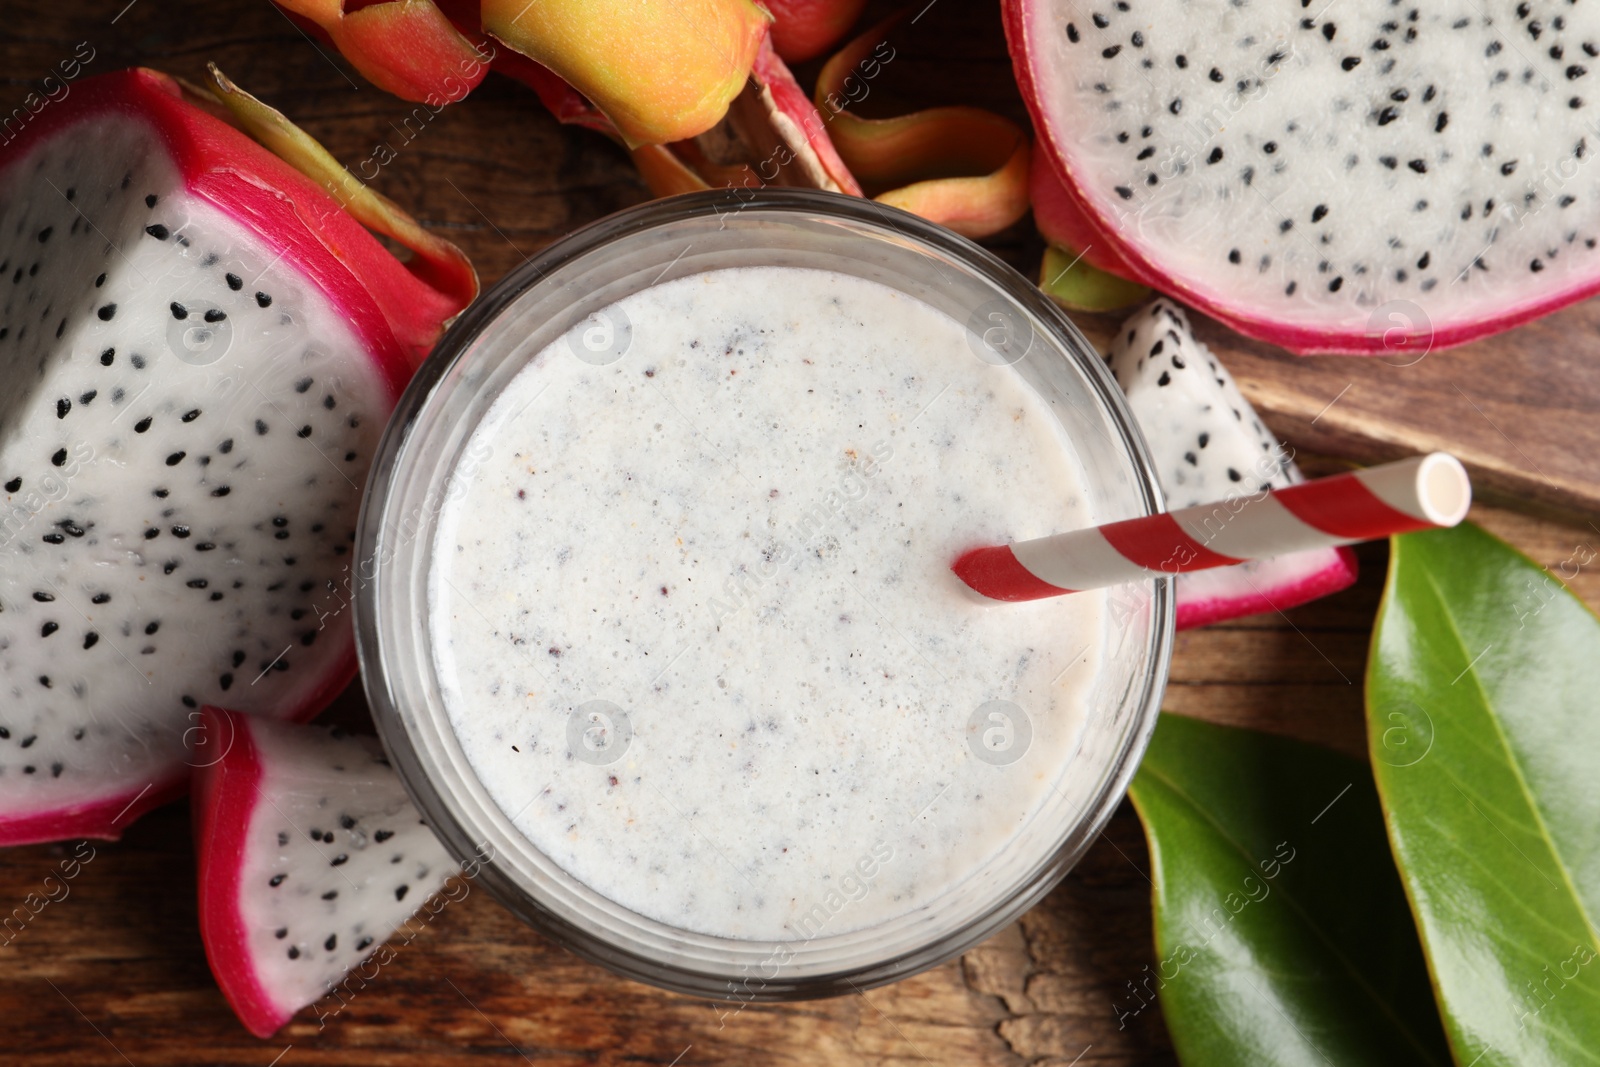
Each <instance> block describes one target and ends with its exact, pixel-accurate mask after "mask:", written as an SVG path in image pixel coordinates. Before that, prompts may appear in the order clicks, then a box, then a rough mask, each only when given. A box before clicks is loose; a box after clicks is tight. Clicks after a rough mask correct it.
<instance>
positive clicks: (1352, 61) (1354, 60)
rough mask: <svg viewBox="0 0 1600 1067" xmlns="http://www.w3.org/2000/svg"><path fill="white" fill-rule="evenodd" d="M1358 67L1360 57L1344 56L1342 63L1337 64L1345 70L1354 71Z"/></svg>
mask: <svg viewBox="0 0 1600 1067" xmlns="http://www.w3.org/2000/svg"><path fill="white" fill-rule="evenodd" d="M1360 65H1361V57H1360V56H1345V57H1344V61H1343V62H1341V63H1340V64H1339V66H1341V67H1343V68H1344V69H1345V70H1355V69H1356V68H1357V67H1359V66H1360Z"/></svg>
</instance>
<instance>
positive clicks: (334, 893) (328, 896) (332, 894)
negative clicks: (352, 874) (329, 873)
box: [322, 889, 339, 900]
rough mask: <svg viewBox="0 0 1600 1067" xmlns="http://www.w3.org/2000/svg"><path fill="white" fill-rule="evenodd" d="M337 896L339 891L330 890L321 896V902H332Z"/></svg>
mask: <svg viewBox="0 0 1600 1067" xmlns="http://www.w3.org/2000/svg"><path fill="white" fill-rule="evenodd" d="M338 895H339V891H338V890H337V889H330V890H328V891H327V892H326V893H324V894H322V899H323V900H333V899H334V898H335V897H337V896H338Z"/></svg>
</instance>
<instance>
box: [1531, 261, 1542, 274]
mask: <svg viewBox="0 0 1600 1067" xmlns="http://www.w3.org/2000/svg"><path fill="white" fill-rule="evenodd" d="M1528 269H1529V270H1531V271H1533V273H1535V274H1538V273H1539V272H1540V271H1542V270H1544V264H1543V263H1541V262H1540V261H1539V260H1537V259H1536V260H1534V261H1533V262H1532V263H1529V264H1528Z"/></svg>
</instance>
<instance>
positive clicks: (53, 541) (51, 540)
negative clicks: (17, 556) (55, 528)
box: [39, 533, 66, 545]
mask: <svg viewBox="0 0 1600 1067" xmlns="http://www.w3.org/2000/svg"><path fill="white" fill-rule="evenodd" d="M39 540H41V541H43V542H44V543H45V544H47V545H59V544H60V543H61V542H63V541H65V540H66V538H65V537H62V536H61V535H60V534H58V533H47V534H45V535H44V536H43V537H41V538H39Z"/></svg>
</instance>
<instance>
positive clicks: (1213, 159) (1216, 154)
mask: <svg viewBox="0 0 1600 1067" xmlns="http://www.w3.org/2000/svg"><path fill="white" fill-rule="evenodd" d="M1206 162H1207V163H1221V162H1222V148H1221V147H1220V146H1219V147H1217V148H1213V149H1212V150H1211V154H1210V155H1209V156H1207V157H1206Z"/></svg>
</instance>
